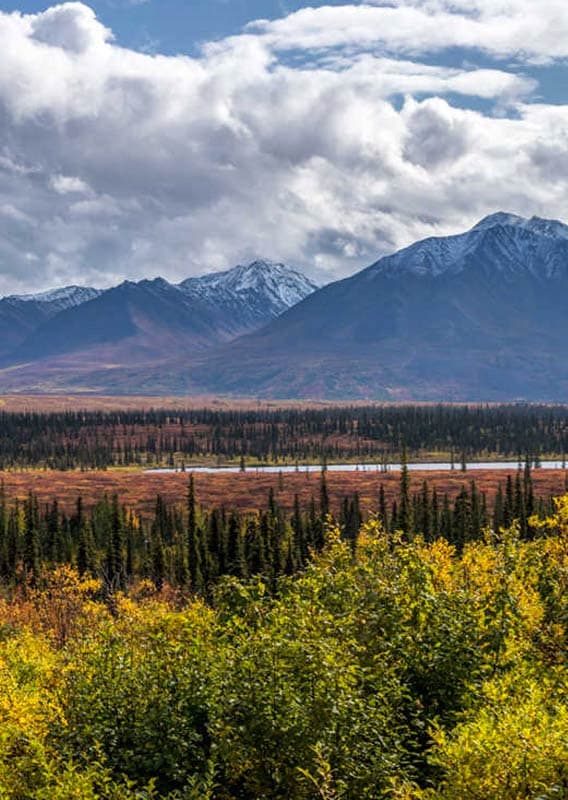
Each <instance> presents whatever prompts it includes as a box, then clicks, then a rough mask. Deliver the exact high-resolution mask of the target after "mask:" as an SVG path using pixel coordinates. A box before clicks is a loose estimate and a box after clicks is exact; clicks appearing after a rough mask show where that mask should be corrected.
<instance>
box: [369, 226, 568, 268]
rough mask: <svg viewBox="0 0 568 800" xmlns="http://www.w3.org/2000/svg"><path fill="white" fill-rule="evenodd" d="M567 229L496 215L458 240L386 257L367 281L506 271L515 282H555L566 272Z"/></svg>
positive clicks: (428, 242)
mask: <svg viewBox="0 0 568 800" xmlns="http://www.w3.org/2000/svg"><path fill="white" fill-rule="evenodd" d="M567 241H568V225H564V224H563V223H562V222H559V221H557V220H547V219H541V218H540V217H532V218H530V219H525V218H524V217H519V216H517V215H515V214H507V213H505V212H498V213H496V214H491V215H490V216H488V217H485V218H484V219H482V220H481V221H480V222H478V223H477V225H475V226H474V227H473V228H472V229H471V230H469V231H467V232H466V233H462V234H459V235H456V236H446V237H431V238H429V239H424V240H423V241H420V242H416V243H415V244H413V245H410V247H407V248H405V249H404V250H400V251H399V252H397V253H394V254H393V255H390V256H386V257H384V258H382V259H381V260H380V261H378V262H376V264H373V265H372V266H371V267H369V269H368V271H367V272H368V276H369V277H374V276H378V275H382V276H389V277H398V276H399V275H404V274H407V275H414V276H417V277H433V278H436V277H439V276H440V275H446V274H448V275H452V274H453V275H456V274H459V273H460V272H463V271H465V270H468V269H480V270H483V269H485V270H487V269H489V270H490V271H491V272H493V273H495V272H502V273H505V274H509V275H510V276H511V277H514V276H515V275H518V274H520V273H529V274H531V275H532V276H533V277H535V278H540V279H542V278H544V279H551V278H553V277H554V276H557V275H559V274H562V273H563V272H566V270H567V269H568V261H567V258H566V255H567V252H566V242H567Z"/></svg>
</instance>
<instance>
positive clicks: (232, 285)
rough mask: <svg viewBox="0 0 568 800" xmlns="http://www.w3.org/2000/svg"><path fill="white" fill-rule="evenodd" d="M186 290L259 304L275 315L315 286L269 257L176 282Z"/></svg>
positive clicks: (210, 297) (220, 300)
mask: <svg viewBox="0 0 568 800" xmlns="http://www.w3.org/2000/svg"><path fill="white" fill-rule="evenodd" d="M179 288H180V289H181V290H182V291H183V292H185V293H186V294H188V295H190V296H192V297H196V298H199V299H200V300H205V301H209V302H215V303H223V302H225V303H228V304H231V305H232V304H234V303H235V302H238V303H239V304H242V303H245V304H247V303H248V304H249V305H250V306H251V310H254V309H255V307H259V308H258V310H259V311H260V310H261V308H260V307H262V311H263V313H264V314H265V315H268V316H278V315H279V314H282V313H283V312H284V311H286V310H287V309H288V308H291V307H292V306H294V305H296V303H299V302H300V300H303V299H304V298H305V297H307V296H308V295H309V294H311V293H312V292H314V291H315V290H316V289H317V288H318V286H317V285H316V284H315V283H314V282H313V281H311V280H310V279H309V278H307V277H306V276H305V275H302V274H301V273H300V272H297V271H296V270H294V269H292V268H291V267H287V266H285V265H284V264H278V263H275V262H272V261H261V260H258V261H253V262H252V263H251V264H248V265H246V266H244V265H239V266H237V267H234V268H233V269H230V270H226V271H225V272H213V273H210V274H208V275H203V276H201V277H196V278H188V279H187V280H185V281H183V282H182V283H181V284H179Z"/></svg>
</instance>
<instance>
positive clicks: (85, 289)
mask: <svg viewBox="0 0 568 800" xmlns="http://www.w3.org/2000/svg"><path fill="white" fill-rule="evenodd" d="M100 294H101V290H100V289H93V288H92V287H90V286H63V287H61V288H59V289H49V290H48V291H46V292H38V293H36V294H13V295H10V296H9V297H7V298H6V299H7V300H19V301H20V302H23V303H32V302H33V303H48V304H50V305H53V306H54V307H58V308H59V309H60V310H62V309H64V308H73V307H74V306H79V305H81V304H82V303H86V302H88V301H89V300H94V298H95V297H98V296H99V295H100Z"/></svg>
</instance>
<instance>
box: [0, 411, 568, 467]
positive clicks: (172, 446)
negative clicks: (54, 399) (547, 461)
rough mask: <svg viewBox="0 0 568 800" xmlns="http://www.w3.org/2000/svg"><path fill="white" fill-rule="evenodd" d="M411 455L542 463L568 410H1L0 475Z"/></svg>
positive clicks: (565, 440) (565, 447)
mask: <svg viewBox="0 0 568 800" xmlns="http://www.w3.org/2000/svg"><path fill="white" fill-rule="evenodd" d="M403 445H405V446H406V447H407V448H408V452H409V454H410V455H411V456H412V457H416V458H423V457H426V456H428V457H431V456H433V455H434V456H435V455H439V456H443V457H444V458H451V459H452V460H455V462H456V463H459V462H460V461H462V460H465V459H483V458H493V457H498V458H508V459H518V460H520V461H524V460H525V459H526V458H527V457H529V458H530V460H531V462H538V460H539V459H541V458H542V457H543V456H546V455H555V456H556V457H559V458H564V454H565V453H566V452H568V406H533V405H524V404H519V405H501V406H446V405H439V406H410V405H409V406H389V407H386V406H385V407H380V406H379V407H375V406H369V407H358V406H353V407H333V408H325V409H309V408H308V409H306V408H300V407H298V408H292V409H263V408H262V407H259V408H257V409H254V410H223V411H219V410H211V409H201V410H187V411H168V410H155V411H152V410H151V411H114V412H101V411H89V412H87V411H85V412H56V413H39V412H38V413H36V412H33V413H32V412H2V413H0V468H1V469H6V468H17V467H37V466H41V467H47V468H53V469H61V470H65V469H77V468H82V469H103V468H105V467H110V466H117V465H124V466H130V465H133V466H155V465H160V466H172V467H174V466H175V467H181V466H182V465H183V464H185V463H191V462H193V461H197V460H199V459H203V458H211V457H213V458H216V459H220V460H227V459H229V460H231V459H233V460H236V461H239V460H242V463H243V464H244V465H246V463H247V462H251V463H255V462H258V461H260V462H276V463H277V462H279V461H288V462H290V463H294V462H307V461H310V462H317V463H319V462H322V463H324V462H325V461H341V460H345V459H362V460H374V461H376V462H380V463H382V462H384V463H385V464H386V463H388V462H397V461H400V460H401V457H402V449H403Z"/></svg>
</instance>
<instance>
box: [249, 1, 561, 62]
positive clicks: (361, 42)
mask: <svg viewBox="0 0 568 800" xmlns="http://www.w3.org/2000/svg"><path fill="white" fill-rule="evenodd" d="M248 29H249V31H250V32H251V33H256V34H259V35H262V36H263V37H264V38H265V39H266V41H267V42H269V43H270V46H271V47H273V48H275V49H277V50H289V49H293V48H303V49H305V48H312V49H313V48H320V49H324V48H333V47H346V46H350V47H356V48H359V49H365V48H369V47H377V46H380V47H382V48H383V49H384V50H385V51H387V52H390V53H405V54H408V53H412V54H418V53H422V54H423V53H430V52H435V51H438V50H440V49H443V48H449V47H460V48H474V49H476V50H481V51H484V52H487V53H490V54H492V55H494V56H499V57H508V56H512V57H516V58H518V59H519V60H525V61H537V62H549V61H552V60H554V59H563V58H566V57H567V56H568V14H566V4H565V2H564V0H539V2H538V3H535V2H534V0H472V2H469V0H456V2H454V1H453V0H376V2H366V3H362V4H361V5H344V6H326V7H322V8H305V9H302V10H300V11H297V12H295V13H294V14H290V15H288V16H287V17H284V18H282V19H277V20H273V21H267V20H264V21H259V22H254V23H251V24H250V25H249V27H248Z"/></svg>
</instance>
